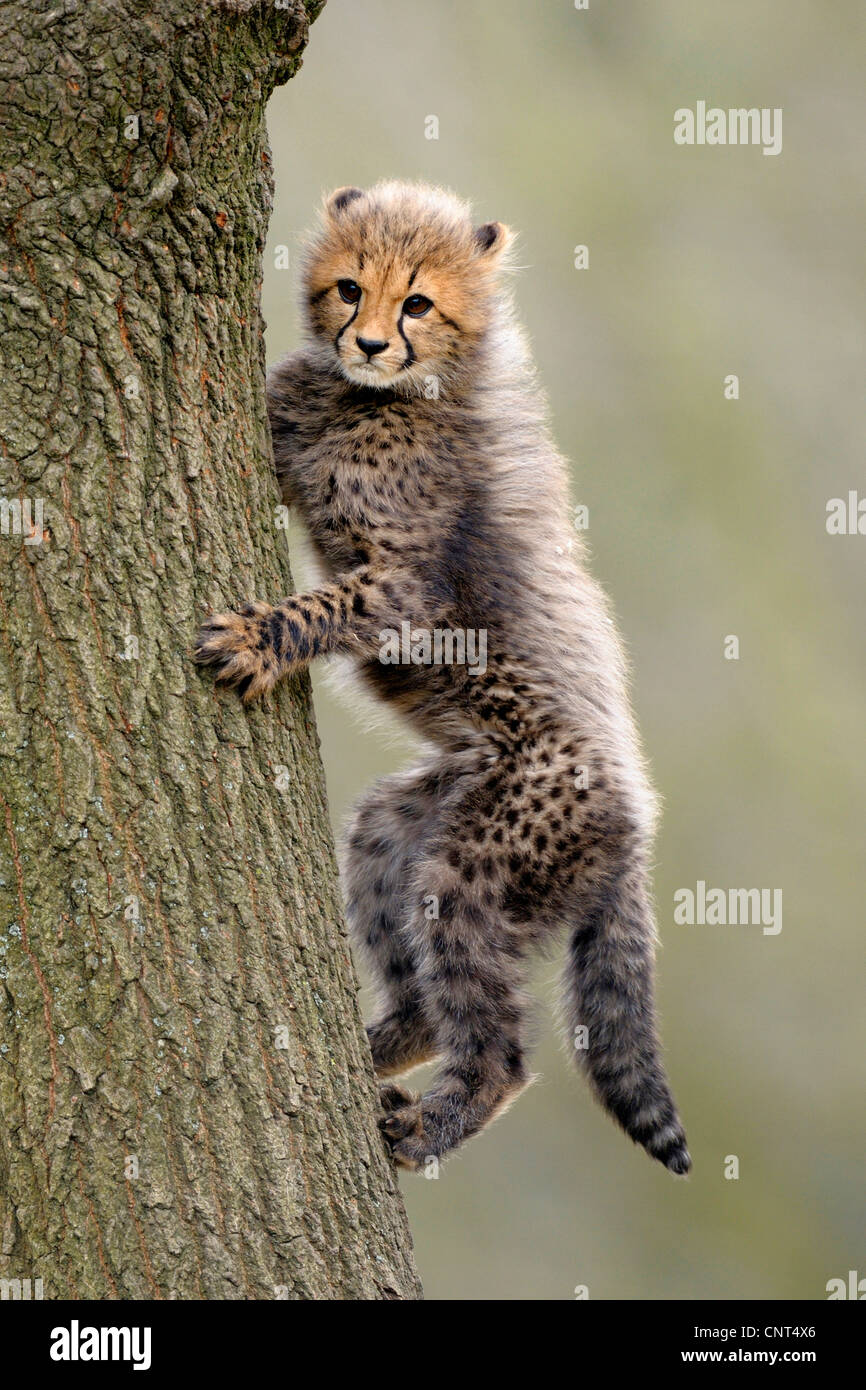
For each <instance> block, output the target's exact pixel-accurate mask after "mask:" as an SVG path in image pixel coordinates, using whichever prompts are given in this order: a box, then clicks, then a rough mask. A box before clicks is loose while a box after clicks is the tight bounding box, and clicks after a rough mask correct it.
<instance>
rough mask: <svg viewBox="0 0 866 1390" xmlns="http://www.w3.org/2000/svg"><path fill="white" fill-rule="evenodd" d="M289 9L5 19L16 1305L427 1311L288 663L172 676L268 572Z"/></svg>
mask: <svg viewBox="0 0 866 1390" xmlns="http://www.w3.org/2000/svg"><path fill="white" fill-rule="evenodd" d="M320 8H321V5H320V4H319V3H315V4H309V3H308V4H306V5H304V4H302V3H301V0H286V3H284V4H280V5H275V4H261V3H254V4H253V3H243V0H238V2H237V3H234V4H217V3H211V4H203V3H198V4H189V3H187V0H161V3H160V4H158V5H147V4H143V3H136V0H99V3H98V4H97V3H91V2H90V0H53V3H52V0H24V2H23V3H6V4H4V5H3V6H2V8H0V129H2V135H0V168H2V173H0V330H2V338H0V354H2V361H0V499H2V500H0V511H2V531H0V1279H3V1280H11V1281H15V1280H17V1279H21V1280H26V1279H30V1280H31V1281H32V1280H36V1279H42V1281H43V1285H42V1287H43V1293H44V1297H46V1298H73V1299H82V1298H99V1299H114V1298H131V1299H152V1298H153V1299H157V1298H167V1299H171V1298H174V1299H273V1298H281V1297H283V1298H302V1299H379V1298H416V1297H419V1296H420V1289H419V1285H418V1280H417V1276H416V1274H415V1271H414V1267H413V1260H412V1250H411V1240H410V1237H409V1232H408V1229H407V1225H406V1218H405V1213H404V1210H403V1205H402V1201H401V1198H400V1194H399V1189H398V1188H397V1185H396V1180H395V1176H394V1173H393V1170H392V1168H391V1166H390V1163H389V1161H388V1159H387V1157H386V1155H385V1152H384V1149H383V1146H382V1143H381V1141H380V1136H379V1133H378V1130H377V1127H376V1120H375V1115H376V1096H375V1083H374V1080H373V1074H372V1068H371V1063H370V1056H369V1050H368V1047H367V1042H366V1038H365V1036H364V1032H363V1028H362V1025H361V1019H360V1014H359V1009H358V1004H357V987H356V978H355V973H354V969H353V966H352V962H351V958H350V955H349V950H348V946H347V941H346V937H345V934H344V930H343V926H342V922H341V908H340V904H339V895H338V886H337V876H336V868H335V862H334V853H333V845H332V840H331V834H330V829H329V824H328V815H327V807H326V802H325V792H324V785H323V775H322V767H321V762H320V758H319V750H318V741H317V736H316V731H315V725H314V720H313V714H312V709H311V705H310V693H309V686H308V683H307V681H306V680H303V681H294V682H290V683H288V684H287V685H286V687H285V688H283V689H282V690H280V691H278V692H277V693H276V695H275V696H274V697H271V698H270V700H269V701H268V702H267V703H266V704H263V705H262V706H261V707H258V706H256V707H252V708H251V709H249V710H245V709H244V708H243V707H242V705H241V702H240V700H239V699H238V698H237V697H236V696H235V695H233V694H231V693H223V692H217V691H216V690H215V688H214V685H213V682H212V679H211V677H210V675H209V674H207V673H204V674H203V673H201V672H200V671H199V669H198V668H197V667H195V666H194V665H193V664H192V661H191V660H190V651H191V643H192V639H193V636H194V633H195V630H196V626H197V624H198V622H199V621H200V620H201V618H202V617H203V616H204V615H205V613H206V612H207V611H209V609H210V608H211V607H214V608H216V609H224V608H226V607H234V606H235V605H236V604H237V603H238V601H239V600H245V599H249V598H253V597H255V596H261V595H269V596H273V595H274V594H277V595H280V594H283V593H284V592H287V591H289V590H290V589H291V587H292V585H291V579H290V576H289V570H288V564H287V559H286V541H285V536H284V534H283V532H282V531H280V530H279V528H278V525H277V524H276V521H275V517H276V509H277V503H278V497H277V492H276V486H275V483H274V481H273V478H272V469H271V462H270V439H269V434H268V427H267V417H266V411H265V400H264V349H263V338H262V321H261V317H260V309H259V301H260V284H261V255H262V249H263V246H264V239H265V229H266V223H267V215H268V211H269V209H270V205H271V173H270V160H269V155H268V147H267V141H266V134H265V123H264V114H265V104H266V102H267V99H268V96H269V95H270V92H271V90H272V88H273V86H274V85H275V84H276V83H279V82H283V81H286V80H287V79H288V78H289V77H291V76H292V75H293V73H294V72H295V71H296V69H297V68H298V67H299V66H300V53H301V51H302V49H303V48H304V45H305V43H306V40H307V33H308V27H309V22H310V20H311V19H313V18H315V15H316V13H317V12H318V10H319V9H320ZM40 508H41V509H42V510H41V526H40ZM10 1288H12V1289H14V1283H13V1284H12V1285H9V1286H7V1288H6V1292H7V1294H8V1291H9V1289H10Z"/></svg>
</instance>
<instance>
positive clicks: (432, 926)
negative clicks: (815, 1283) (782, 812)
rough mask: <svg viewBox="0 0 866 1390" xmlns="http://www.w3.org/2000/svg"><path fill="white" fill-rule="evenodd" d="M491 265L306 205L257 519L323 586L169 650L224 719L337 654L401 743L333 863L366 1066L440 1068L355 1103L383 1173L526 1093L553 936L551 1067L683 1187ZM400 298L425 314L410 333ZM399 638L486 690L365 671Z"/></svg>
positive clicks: (601, 718) (627, 797)
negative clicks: (377, 1131) (556, 1012)
mask: <svg viewBox="0 0 866 1390" xmlns="http://www.w3.org/2000/svg"><path fill="white" fill-rule="evenodd" d="M509 241H510V235H509V233H508V231H507V229H506V228H504V227H503V226H501V225H500V224H499V223H488V224H485V225H484V226H483V227H480V228H476V227H474V226H473V223H472V221H471V219H470V216H469V212H468V210H467V208H466V207H465V205H464V204H463V203H461V202H459V201H458V200H457V199H456V198H454V197H452V196H451V195H450V194H447V193H444V192H442V191H441V190H437V189H431V188H426V187H419V186H415V185H407V184H397V183H388V184H380V185H378V186H376V187H375V188H372V189H371V190H369V191H367V192H363V191H361V190H360V189H341V190H339V191H338V192H337V193H336V194H334V195H332V197H331V198H330V199H329V200H328V202H327V203H326V205H325V207H324V210H323V217H322V221H321V226H320V227H319V229H318V231H317V232H316V233H315V235H314V236H313V238H312V239H311V242H310V245H309V249H308V252H307V260H306V266H305V274H304V304H305V309H306V316H307V324H308V334H307V341H306V344H305V346H304V347H303V348H301V350H300V351H298V352H296V353H294V354H293V355H291V356H290V357H288V358H286V359H285V360H284V361H283V362H282V363H280V365H279V366H277V367H276V368H275V369H274V370H273V372H272V373H271V375H270V378H269V384H268V397H269V411H270V420H271V429H272V434H273V440H274V454H275V461H276V468H277V473H278V477H279V480H280V484H281V487H282V492H283V496H284V499H285V500H286V501H287V502H290V503H291V504H293V505H294V506H295V507H297V509H298V510H299V512H300V514H301V516H302V517H303V519H304V521H305V523H306V526H307V528H308V530H309V534H310V537H311V539H312V542H313V546H314V549H315V552H316V554H317V556H318V559H319V561H320V563H321V565H322V567H323V570H324V574H325V579H324V581H323V582H322V583H321V585H319V586H318V587H317V588H315V589H314V590H312V591H310V592H309V593H305V594H295V595H292V596H291V597H288V598H285V599H282V600H281V601H280V602H279V603H277V604H276V605H275V606H273V607H272V606H270V605H268V604H264V603H254V604H248V605H247V606H246V607H244V608H242V609H240V611H239V612H238V613H233V614H224V615H221V616H215V617H213V618H211V619H210V620H209V622H207V623H206V624H205V626H204V627H203V628H202V630H201V632H200V634H199V638H198V648H197V654H198V659H199V660H201V661H203V662H208V663H210V664H212V665H214V666H215V667H216V672H217V677H218V678H219V679H221V680H225V681H228V682H230V683H233V684H236V685H238V686H239V687H240V689H241V691H242V693H243V696H244V698H245V699H251V698H254V697H255V696H258V695H260V694H262V693H263V692H265V691H266V690H268V689H270V688H271V687H272V686H273V684H274V683H275V682H276V681H277V680H279V679H281V678H282V677H284V676H286V675H289V674H291V673H292V672H294V671H297V670H299V669H301V668H302V667H303V666H305V665H306V664H307V663H308V662H309V661H311V660H313V659H314V658H315V657H317V656H320V655H321V656H324V655H327V654H328V653H332V652H343V653H349V654H351V655H352V656H353V657H354V658H355V662H356V665H357V668H358V670H359V672H360V674H361V676H362V678H363V679H364V680H365V681H366V682H367V684H368V685H369V687H370V688H371V689H372V690H373V691H374V692H375V693H376V694H377V695H378V696H380V697H381V698H382V699H384V700H387V701H389V702H391V704H392V705H394V706H395V707H396V708H397V709H398V710H399V711H400V712H401V713H402V714H403V716H404V717H405V718H406V719H407V720H408V722H409V724H410V725H411V726H412V727H413V728H414V730H415V731H416V733H417V734H418V735H419V736H420V737H421V739H422V740H423V741H424V744H425V752H424V756H423V758H422V760H421V762H420V764H419V766H418V767H417V768H415V769H413V770H412V771H409V772H404V773H400V774H398V775H397V776H394V777H388V778H385V779H384V780H383V781H381V782H379V783H378V784H377V785H376V786H374V787H373V788H372V789H371V790H370V791H369V792H368V794H367V795H366V796H365V797H364V798H363V800H362V801H361V803H360V805H359V806H358V807H357V809H356V811H355V814H354V818H353V821H352V823H351V826H350V828H349V832H348V837H347V843H346V849H345V862H344V877H345V886H346V894H347V900H348V914H349V920H350V924H351V927H352V930H353V932H354V934H355V937H356V938H357V940H358V942H359V943H360V945H361V947H362V948H363V950H365V951H366V953H367V955H368V958H369V961H370V964H371V966H372V969H373V973H374V975H375V977H376V979H377V981H378V983H379V985H380V988H381V996H382V999H381V1006H380V1010H379V1015H378V1017H377V1018H376V1020H375V1021H374V1022H373V1023H372V1024H371V1025H370V1028H369V1037H370V1043H371V1047H372V1051H373V1060H374V1063H375V1066H376V1069H377V1071H378V1073H379V1074H380V1075H381V1076H382V1077H390V1076H393V1075H399V1074H401V1073H403V1072H405V1071H407V1070H409V1069H410V1068H411V1067H413V1066H415V1065H417V1064H418V1063H420V1062H424V1061H427V1060H429V1059H432V1058H438V1061H439V1067H438V1071H437V1073H436V1075H435V1078H434V1080H433V1081H432V1083H431V1085H430V1087H429V1089H428V1090H427V1091H426V1093H425V1094H424V1095H422V1096H420V1097H416V1096H413V1095H411V1094H410V1093H408V1092H406V1091H404V1090H403V1089H402V1088H401V1087H399V1086H397V1085H395V1084H394V1083H390V1082H389V1083H388V1084H386V1085H385V1086H384V1087H383V1091H382V1104H383V1112H384V1113H383V1117H382V1121H381V1124H382V1129H383V1132H384V1134H385V1136H386V1138H387V1140H388V1142H389V1143H390V1145H391V1148H392V1150H393V1153H394V1156H395V1158H396V1160H397V1161H398V1162H399V1163H401V1164H403V1165H405V1166H407V1167H419V1166H420V1165H422V1164H424V1163H425V1162H426V1161H427V1160H428V1159H429V1158H430V1157H431V1156H432V1157H437V1158H438V1157H439V1156H441V1155H442V1154H444V1153H446V1152H448V1151H449V1150H451V1149H453V1148H454V1147H455V1146H456V1145H458V1144H459V1143H460V1142H461V1141H462V1140H464V1139H465V1138H467V1137H468V1136H469V1135H471V1134H474V1133H475V1132H476V1131H478V1130H480V1129H481V1128H482V1127H483V1126H484V1125H486V1124H487V1123H488V1122H489V1121H490V1120H491V1119H492V1118H493V1117H494V1116H495V1115H496V1114H497V1113H499V1112H500V1111H501V1110H503V1109H504V1107H505V1106H507V1105H508V1104H509V1102H510V1101H511V1100H512V1099H513V1098H514V1097H515V1096H516V1095H517V1094H518V1093H519V1091H520V1090H521V1089H522V1088H523V1087H524V1086H525V1085H526V1084H527V1082H528V1080H529V1079H530V1075H529V1070H528V1064H527V1058H526V1031H525V1015H526V1006H525V1000H524V995H523V983H524V976H525V969H526V958H527V954H528V953H529V951H530V950H531V949H532V948H536V947H539V948H543V947H544V946H545V945H546V944H547V943H548V942H550V941H551V940H552V939H553V938H554V937H555V936H556V935H557V933H558V932H559V931H560V930H561V929H564V930H565V931H566V932H567V933H568V934H569V938H570V944H569V953H568V964H567V968H566V974H565V989H564V1001H565V1012H566V1017H567V1023H568V1033H569V1038H570V1040H571V1045H572V1046H574V1053H575V1057H576V1059H577V1060H578V1062H580V1063H582V1064H583V1066H584V1067H585V1069H586V1072H587V1074H588V1076H589V1080H590V1082H591V1084H592V1086H593V1088H594V1090H595V1093H596V1094H597V1096H598V1097H599V1099H600V1100H601V1101H602V1103H603V1104H604V1105H605V1106H606V1107H607V1109H608V1110H609V1111H610V1113H611V1114H612V1115H613V1116H614V1117H615V1118H616V1119H617V1120H618V1121H619V1123H620V1124H621V1125H622V1126H623V1128H624V1129H625V1130H626V1132H627V1133H628V1134H630V1135H631V1136H632V1138H633V1139H635V1140H636V1141H637V1142H638V1143H640V1144H643V1145H644V1147H645V1148H646V1149H647V1150H648V1152H649V1153H650V1154H652V1155H653V1157H655V1158H657V1159H659V1160H660V1161H661V1162H662V1163H663V1164H665V1165H667V1167H668V1168H670V1169H671V1170H672V1171H673V1172H675V1173H685V1172H687V1171H688V1169H689V1167H690V1158H689V1155H688V1151H687V1148H686V1141H685V1135H684V1133H683V1129H682V1125H681V1124H680V1120H679V1117H678V1115H677V1112H676V1108H675V1105H674V1101H673V1099H672V1096H671V1092H670V1089H669V1086H668V1082H667V1080H666V1077H665V1073H664V1069H663V1066H662V1061H661V1056H660V1048H659V1042H658V1039H657V1034H656V1025H655V1014H654V1005H653V955H654V943H655V928H654V923H653V910H652V904H651V900H650V893H649V888H648V866H649V860H650V852H651V849H650V847H651V838H652V833H653V827H654V821H655V801H654V797H653V793H652V790H651V788H650V785H649V783H648V780H647V777H646V774H645V772H644V768H643V763H642V759H641V755H640V752H639V748H638V744H637V739H636V736H635V730H634V726H633V722H632V718H631V714H630V710H629V702H628V696H627V691H626V679H625V671H624V663H623V658H622V654H621V650H620V646H619V642H618V640H617V637H616V633H615V630H614V627H613V624H612V621H611V618H610V615H609V613H608V608H607V603H606V601H605V598H604V596H603V594H602V593H601V591H600V589H599V588H598V586H597V585H596V584H595V583H594V581H593V580H592V579H591V577H590V576H589V574H588V573H587V570H586V567H585V564H584V556H583V553H582V547H581V543H580V539H579V535H578V533H577V532H576V531H575V530H574V529H573V528H572V527H571V526H570V525H569V517H568V504H567V493H566V485H565V476H566V474H565V467H564V464H563V462H562V460H561V458H560V457H559V455H558V454H557V452H556V450H555V448H554V446H553V444H552V442H551V440H550V437H549V435H548V431H547V427H546V423H545V408H544V402H543V399H542V396H541V393H540V391H539V389H538V386H537V384H536V382H535V379H534V375H533V370H532V366H531V363H530V360H529V357H528V353H527V350H526V347H525V344H524V341H523V338H522V335H521V333H520V330H519V329H518V328H517V326H516V324H515V322H514V320H513V317H512V311H511V308H510V304H509V300H508V297H507V295H506V293H505V291H504V290H503V288H502V277H501V272H502V268H503V256H504V254H505V253H506V251H507V247H508V244H509ZM352 286H354V289H352V288H351V287H352ZM347 287H349V288H347ZM355 289H357V290H358V291H359V296H358V298H357V300H356V301H355V302H354V303H352V302H347V300H346V298H345V296H346V295H349V297H350V300H351V296H353V295H354V293H355ZM411 296H420V297H421V301H422V302H423V301H429V302H430V307H429V308H427V309H426V310H425V311H424V312H423V313H422V314H421V315H419V316H415V315H413V314H412V313H410V312H409V308H410V307H411V308H417V307H418V302H419V301H417V300H414V299H411ZM407 306H409V307H407ZM371 345H372V349H373V350H372V351H371ZM406 622H408V623H409V624H410V625H411V630H415V629H421V628H423V629H426V630H428V631H430V630H433V629H437V628H439V629H446V630H452V631H454V630H458V631H466V630H472V631H475V632H478V631H480V630H484V631H485V632H486V634H487V666H486V670H481V669H478V670H476V671H473V670H471V669H470V668H469V667H468V666H466V665H462V666H461V665H447V664H444V663H440V664H438V665H437V664H426V665H415V664H402V665H393V664H392V665H388V664H383V662H382V661H381V660H380V659H379V658H380V650H381V647H382V634H383V631H384V630H386V629H393V630H397V631H399V630H400V629H401V624H403V623H406ZM575 1042H576V1043H577V1045H576V1046H575V1045H574V1044H575Z"/></svg>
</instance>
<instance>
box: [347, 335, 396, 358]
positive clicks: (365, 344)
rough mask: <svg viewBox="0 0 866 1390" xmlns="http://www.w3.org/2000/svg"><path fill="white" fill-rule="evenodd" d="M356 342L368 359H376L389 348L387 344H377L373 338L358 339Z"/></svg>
mask: <svg viewBox="0 0 866 1390" xmlns="http://www.w3.org/2000/svg"><path fill="white" fill-rule="evenodd" d="M355 341H356V343H357V344H358V347H359V348H360V349H361V351H362V352H365V353H366V354H367V356H368V357H375V356H376V353H377V352H384V351H385V349H386V347H387V346H388V344H387V343H380V342H377V341H375V340H374V339H373V338H356V339H355Z"/></svg>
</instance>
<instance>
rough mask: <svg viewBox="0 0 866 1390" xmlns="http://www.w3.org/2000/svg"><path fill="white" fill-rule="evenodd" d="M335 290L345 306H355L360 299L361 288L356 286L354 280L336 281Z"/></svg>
mask: <svg viewBox="0 0 866 1390" xmlns="http://www.w3.org/2000/svg"><path fill="white" fill-rule="evenodd" d="M337 289H338V290H339V291H340V298H341V299H342V300H344V301H345V302H346V304H357V303H358V300H359V299H360V298H361V286H360V285H356V284H355V281H354V280H338V281H337Z"/></svg>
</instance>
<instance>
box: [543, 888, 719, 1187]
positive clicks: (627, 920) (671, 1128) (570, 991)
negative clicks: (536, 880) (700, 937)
mask: <svg viewBox="0 0 866 1390" xmlns="http://www.w3.org/2000/svg"><path fill="white" fill-rule="evenodd" d="M654 943H655V929H654V926H653V917H652V909H651V907H650V903H649V898H648V896H647V893H646V890H645V888H644V886H643V883H642V882H641V881H640V879H639V877H638V876H637V875H636V874H634V875H629V874H625V875H624V876H623V878H622V879H621V880H620V881H619V883H618V884H617V885H616V886H615V887H614V888H613V889H611V890H609V892H608V896H607V899H606V901H605V903H604V904H603V906H601V907H600V908H599V909H598V911H596V912H595V913H594V914H593V916H592V917H590V918H587V919H584V921H583V922H581V924H580V926H579V927H577V928H576V930H575V931H574V934H573V935H572V938H571V942H570V945H569V955H568V965H567V968H566V977H565V1006H566V1015H567V1019H568V1023H569V1031H570V1043H571V1044H572V1045H573V1046H574V1049H575V1055H576V1057H577V1058H578V1060H579V1061H580V1062H581V1064H582V1065H583V1067H584V1068H585V1070H586V1072H587V1074H588V1077H589V1081H590V1084H591V1086H592V1088H593V1090H594V1092H595V1094H596V1096H597V1097H598V1099H599V1100H600V1101H601V1103H602V1105H603V1106H604V1107H605V1109H606V1110H607V1111H608V1112H609V1113H610V1114H611V1115H613V1117H614V1119H615V1120H617V1121H618V1122H619V1124H621V1125H622V1127H623V1129H624V1130H625V1132H626V1134H628V1135H630V1136H631V1138H632V1139H633V1140H634V1141H635V1143H636V1144H642V1145H643V1147H644V1148H645V1149H646V1151H647V1153H649V1154H650V1155H651V1156H652V1157H653V1158H657V1159H658V1160H659V1162H660V1163H663V1164H664V1165H665V1167H666V1168H669V1169H670V1170H671V1172H672V1173H678V1174H685V1173H688V1171H689V1169H690V1168H691V1166H692V1160H691V1157H690V1155H689V1151H688V1148H687V1147H686V1136H685V1131H684V1130H683V1126H682V1123H681V1121H680V1117H679V1115H678V1114H677V1108H676V1105H675V1103H674V1098H673V1096H672V1094H671V1089H670V1085H669V1082H668V1079H667V1076H666V1075H665V1070H664V1066H663V1065H662V1061H661V1052H660V1046H659V1041H658V1035H657V1033H656V1021H655V1008H654V1003H653V954H654Z"/></svg>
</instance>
